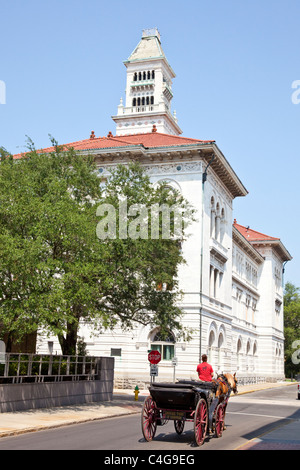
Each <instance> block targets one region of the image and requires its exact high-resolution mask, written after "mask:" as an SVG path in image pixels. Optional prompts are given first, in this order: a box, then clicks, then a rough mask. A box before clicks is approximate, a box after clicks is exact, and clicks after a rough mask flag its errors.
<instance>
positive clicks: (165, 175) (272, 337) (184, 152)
mask: <svg viewBox="0 0 300 470" xmlns="http://www.w3.org/2000/svg"><path fill="white" fill-rule="evenodd" d="M125 66H126V72H127V73H126V99H125V104H123V99H121V102H120V105H119V107H118V111H117V114H116V115H115V116H113V120H114V122H115V123H116V135H113V134H112V133H111V132H110V133H109V134H108V136H107V137H98V138H97V137H96V136H95V134H94V132H92V133H91V136H90V138H89V139H86V140H82V141H79V142H74V143H72V144H70V145H71V146H72V147H74V149H75V150H77V151H79V152H81V153H82V154H84V153H89V154H93V155H94V158H95V161H96V162H97V165H98V169H99V175H101V177H102V178H109V175H110V171H111V169H112V168H113V167H115V166H116V165H117V164H119V163H121V164H127V163H128V162H129V161H132V160H134V161H139V162H140V164H141V165H142V166H143V167H144V170H145V172H147V173H148V174H149V176H150V178H151V181H152V183H153V184H157V183H158V182H159V181H164V182H165V183H166V184H167V185H168V186H170V187H171V188H172V187H173V188H176V189H177V190H178V191H180V193H181V194H182V195H183V196H184V197H185V198H186V199H187V200H189V202H190V203H191V204H192V205H193V206H194V208H195V209H196V211H197V214H196V219H197V220H196V221H195V222H193V224H192V225H191V226H190V227H189V232H190V236H189V237H188V238H187V240H186V241H185V242H184V243H183V247H182V249H183V255H184V258H185V259H186V264H185V265H183V266H181V268H180V272H179V287H180V289H181V290H182V291H183V293H184V295H183V298H182V301H181V304H180V307H181V309H182V311H183V312H184V317H183V325H184V326H187V327H189V328H192V330H193V334H192V339H191V341H188V342H185V341H182V340H178V338H177V337H176V332H175V331H170V335H169V337H168V338H167V339H165V340H162V338H161V337H160V332H159V329H158V328H153V329H150V328H149V327H144V326H139V325H137V326H136V328H135V329H134V330H132V331H131V332H130V333H128V332H127V333H124V332H122V331H121V330H118V329H116V330H114V331H107V332H105V333H102V334H99V335H94V334H93V331H92V330H93V329H92V328H91V327H90V326H89V325H82V326H81V331H80V336H81V337H82V338H84V341H85V343H86V345H87V350H88V352H89V354H93V355H101V356H103V355H104V356H114V357H115V377H116V385H117V384H118V383H119V384H120V385H122V386H128V387H131V386H133V385H134V384H135V385H136V384H137V383H141V384H142V383H146V382H147V381H149V379H150V376H149V362H148V352H149V350H151V349H157V350H159V351H160V352H161V356H162V360H161V362H160V363H159V372H158V374H159V375H158V378H157V380H173V379H174V377H175V378H176V377H177V378H178V377H181V378H182V377H184V378H194V379H195V378H197V374H196V366H197V364H198V362H199V358H200V357H201V354H203V353H206V354H207V355H208V357H209V362H210V363H211V364H212V366H213V369H214V370H215V371H216V372H217V371H218V372H223V371H224V372H237V375H238V377H240V379H241V380H277V379H281V378H283V377H284V354H283V351H284V335H283V286H282V271H283V263H285V262H286V261H289V260H290V259H291V256H290V254H289V253H288V251H287V250H286V248H285V247H284V245H283V244H282V242H281V241H280V240H279V239H277V238H274V237H269V236H267V235H264V234H262V233H259V232H257V231H254V230H252V229H250V228H249V227H244V226H242V225H240V224H238V223H237V222H236V221H234V223H232V221H233V215H234V214H233V206H234V199H235V198H236V197H244V196H246V195H247V190H246V188H245V186H244V185H243V183H242V182H241V181H240V179H239V178H238V176H237V175H236V173H235V172H234V170H233V169H232V168H231V166H230V164H229V162H228V161H227V159H226V158H225V156H224V155H223V153H222V151H221V150H220V149H219V147H218V146H217V144H216V142H215V141H212V140H200V139H192V138H187V137H183V136H181V134H182V131H181V129H180V128H179V126H178V124H177V118H176V114H174V113H173V114H172V112H171V100H172V97H173V93H172V80H173V79H174V77H175V74H174V72H173V70H172V68H171V67H170V65H169V64H168V61H167V59H166V57H165V55H164V53H163V50H162V47H161V43H160V35H159V33H158V31H157V30H156V29H154V30H145V31H144V32H143V36H142V39H141V41H140V42H139V44H138V46H137V48H136V49H135V50H134V51H133V53H132V54H131V55H130V57H129V58H128V60H127V61H125ZM49 348H50V349H51V350H52V351H53V352H54V353H55V352H57V353H60V347H59V343H58V341H57V339H56V338H45V337H43V336H42V335H40V336H39V338H38V342H37V350H38V352H39V353H48V352H49Z"/></svg>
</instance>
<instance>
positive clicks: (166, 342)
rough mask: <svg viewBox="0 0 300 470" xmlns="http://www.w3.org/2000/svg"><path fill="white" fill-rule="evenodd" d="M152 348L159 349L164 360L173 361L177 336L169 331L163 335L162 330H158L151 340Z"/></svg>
mask: <svg viewBox="0 0 300 470" xmlns="http://www.w3.org/2000/svg"><path fill="white" fill-rule="evenodd" d="M151 349H152V350H156V351H159V352H160V354H161V358H162V360H164V361H171V360H172V359H173V357H174V356H175V337H174V335H173V333H171V332H169V333H167V334H166V335H162V334H161V331H160V330H159V331H157V332H156V333H155V334H154V337H153V339H152V341H151Z"/></svg>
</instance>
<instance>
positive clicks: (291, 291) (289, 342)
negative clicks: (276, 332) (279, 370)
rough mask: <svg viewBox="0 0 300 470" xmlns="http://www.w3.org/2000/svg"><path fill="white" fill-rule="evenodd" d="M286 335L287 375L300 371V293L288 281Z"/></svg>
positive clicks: (285, 317) (285, 295)
mask: <svg viewBox="0 0 300 470" xmlns="http://www.w3.org/2000/svg"><path fill="white" fill-rule="evenodd" d="M284 336H285V372H286V376H287V377H289V376H291V375H295V374H299V372H300V355H299V354H298V352H297V351H299V350H300V294H299V288H298V287H295V286H294V285H293V284H292V283H290V282H287V283H286V285H285V292H284Z"/></svg>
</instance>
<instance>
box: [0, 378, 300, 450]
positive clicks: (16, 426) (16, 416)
mask: <svg viewBox="0 0 300 470" xmlns="http://www.w3.org/2000/svg"><path fill="white" fill-rule="evenodd" d="M288 385H295V383H293V384H290V383H287V382H282V383H264V384H255V385H245V386H240V387H239V393H238V395H242V394H245V393H251V392H254V391H258V390H265V389H267V388H275V387H282V386H288ZM148 394H149V392H148V390H141V391H140V393H139V399H138V401H135V400H134V391H133V390H118V389H115V390H114V394H113V400H112V401H111V402H102V403H88V404H83V405H73V406H66V407H59V408H47V409H45V408H43V409H37V410H27V411H18V412H11V413H1V415H0V438H1V437H7V436H13V435H17V434H22V433H26V432H34V431H39V430H44V429H51V428H57V427H61V426H66V425H70V424H78V423H83V422H87V421H93V420H98V419H104V418H112V417H118V416H122V415H130V414H134V413H138V414H139V413H140V412H141V408H142V406H143V402H144V398H145V397H146V396H147V395H148ZM232 399H234V396H232ZM276 431H277V432H276ZM268 436H269V437H267V435H265V436H263V437H262V436H260V438H259V439H258V440H253V441H250V442H249V443H247V444H245V445H244V446H242V447H241V448H240V450H246V449H247V450H248V449H250V448H251V449H255V450H256V449H257V448H258V446H262V445H264V446H266V444H268V445H270V444H271V441H272V442H275V441H276V440H278V438H279V439H280V441H285V445H286V446H291V445H292V446H293V447H286V448H288V449H291V448H293V449H295V448H297V449H299V450H300V420H298V421H293V420H291V421H288V424H287V425H284V426H282V427H280V428H279V429H278V430H274V431H272V432H271V433H269V434H268ZM278 436H279V437H278ZM284 436H286V438H285V437H284ZM276 442H277V441H276ZM289 442H290V444H289ZM295 446H296V447H295ZM264 448H266V447H264ZM276 448H278V445H277V447H276Z"/></svg>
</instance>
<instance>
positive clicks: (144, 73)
mask: <svg viewBox="0 0 300 470" xmlns="http://www.w3.org/2000/svg"><path fill="white" fill-rule="evenodd" d="M143 80H146V72H143Z"/></svg>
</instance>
